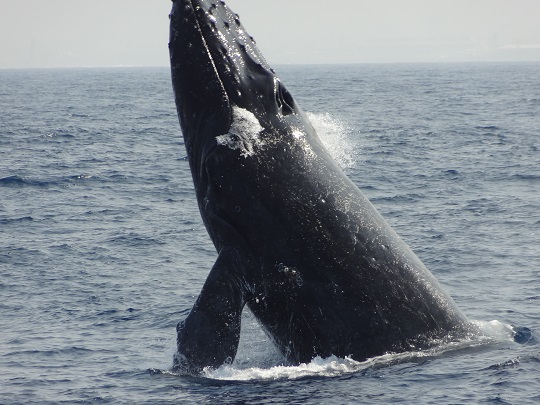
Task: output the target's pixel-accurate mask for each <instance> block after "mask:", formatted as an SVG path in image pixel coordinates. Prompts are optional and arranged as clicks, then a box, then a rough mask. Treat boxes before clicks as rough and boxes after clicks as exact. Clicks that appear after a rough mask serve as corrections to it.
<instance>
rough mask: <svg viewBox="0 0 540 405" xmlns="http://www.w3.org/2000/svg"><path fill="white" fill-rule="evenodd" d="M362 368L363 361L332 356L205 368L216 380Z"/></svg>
mask: <svg viewBox="0 0 540 405" xmlns="http://www.w3.org/2000/svg"><path fill="white" fill-rule="evenodd" d="M361 368H362V363H360V362H357V361H354V360H352V359H350V358H345V359H340V358H338V357H335V356H332V357H329V358H327V359H322V358H320V357H316V358H314V359H313V360H312V361H311V362H310V363H307V364H306V363H303V364H300V365H297V366H284V365H278V366H274V367H270V368H259V367H250V368H247V369H239V368H237V367H235V366H234V365H232V366H222V367H220V368H218V369H216V370H205V372H204V376H205V377H206V378H211V379H215V380H229V381H250V380H259V381H265V380H266V381H268V380H296V379H299V378H303V377H313V376H323V377H332V376H339V375H343V374H347V373H354V372H356V371H358V370H359V369H361Z"/></svg>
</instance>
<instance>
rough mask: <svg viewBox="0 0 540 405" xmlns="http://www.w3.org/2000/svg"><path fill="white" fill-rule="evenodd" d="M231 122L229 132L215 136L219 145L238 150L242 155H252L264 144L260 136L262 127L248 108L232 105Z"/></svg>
mask: <svg viewBox="0 0 540 405" xmlns="http://www.w3.org/2000/svg"><path fill="white" fill-rule="evenodd" d="M232 113H233V122H232V125H231V128H230V129H229V132H228V133H227V134H224V135H219V136H216V141H217V143H218V144H219V145H222V146H226V147H228V148H230V149H233V150H240V155H242V156H243V157H246V158H247V157H248V156H253V155H254V154H255V153H256V152H257V149H259V148H261V147H263V146H264V141H263V140H261V138H260V136H259V135H260V133H261V132H262V131H263V127H262V125H261V123H260V122H259V120H258V119H257V117H255V115H253V113H251V112H250V111H248V110H245V109H243V108H239V107H236V106H235V107H233V110H232Z"/></svg>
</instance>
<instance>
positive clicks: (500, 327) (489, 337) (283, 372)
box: [203, 321, 515, 381]
mask: <svg viewBox="0 0 540 405" xmlns="http://www.w3.org/2000/svg"><path fill="white" fill-rule="evenodd" d="M473 323H474V324H475V325H476V326H477V327H478V328H479V330H480V332H481V334H480V335H477V334H473V335H471V336H470V337H468V338H465V339H462V340H460V341H455V342H446V343H441V344H439V345H436V346H434V347H432V348H430V349H428V350H422V351H415V352H404V353H388V354H385V355H382V356H377V357H374V358H371V359H368V360H366V361H363V362H358V361H355V360H353V359H351V358H349V357H346V358H338V357H335V356H331V357H329V358H326V359H322V358H320V357H316V358H314V359H313V360H312V361H311V362H310V363H303V364H300V365H296V366H287V365H279V364H276V365H270V366H267V367H259V366H257V365H254V364H253V362H247V363H248V364H246V363H244V365H242V364H239V363H238V362H235V363H233V364H232V365H224V366H222V367H219V368H218V369H206V370H205V371H204V372H203V376H204V377H205V378H210V379H215V380H226V381H252V380H256V381H274V380H296V379H299V378H305V377H335V376H341V375H346V374H351V373H357V372H360V371H363V370H368V369H380V368H383V367H389V366H392V365H395V364H401V363H406V362H411V361H418V359H423V358H432V357H440V356H443V355H447V354H450V353H453V352H456V353H457V352H459V351H460V350H464V349H469V348H473V347H481V346H486V345H490V344H494V343H500V342H509V341H513V338H514V334H515V332H514V330H513V328H512V327H511V326H510V325H506V324H503V323H501V322H499V321H490V322H487V321H473ZM259 360H260V359H259Z"/></svg>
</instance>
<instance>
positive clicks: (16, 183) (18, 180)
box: [0, 173, 100, 188]
mask: <svg viewBox="0 0 540 405" xmlns="http://www.w3.org/2000/svg"><path fill="white" fill-rule="evenodd" d="M99 179H100V177H97V176H92V175H90V174H87V173H83V174H78V175H73V176H67V177H60V178H51V179H32V178H28V177H24V176H19V175H14V176H8V177H3V178H0V187H39V188H41V187H43V188H48V187H67V186H69V185H70V184H73V183H78V182H81V181H87V180H99Z"/></svg>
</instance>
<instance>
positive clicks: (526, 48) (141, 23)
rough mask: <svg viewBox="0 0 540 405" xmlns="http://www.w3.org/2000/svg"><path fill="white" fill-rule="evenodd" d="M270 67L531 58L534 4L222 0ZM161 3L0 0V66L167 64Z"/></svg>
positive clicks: (507, 0) (538, 27)
mask: <svg viewBox="0 0 540 405" xmlns="http://www.w3.org/2000/svg"><path fill="white" fill-rule="evenodd" d="M227 4H228V5H229V6H230V7H231V8H232V9H233V10H234V11H235V12H237V13H239V14H240V17H241V19H242V22H243V24H244V26H245V27H246V29H247V30H248V32H249V33H250V34H251V35H253V36H254V37H255V39H256V40H257V44H258V45H259V47H260V49H261V51H262V52H263V54H264V55H265V57H266V59H267V60H268V62H269V63H270V64H291V63H292V64H302V63H381V62H383V63H393V62H459V61H540V23H539V21H540V17H539V16H540V0H228V1H227ZM170 9H171V1H170V0H91V1H83V0H0V68H29V67H95V66H167V65H168V49H167V43H168V34H169V28H168V25H169V20H168V14H169V11H170Z"/></svg>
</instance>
